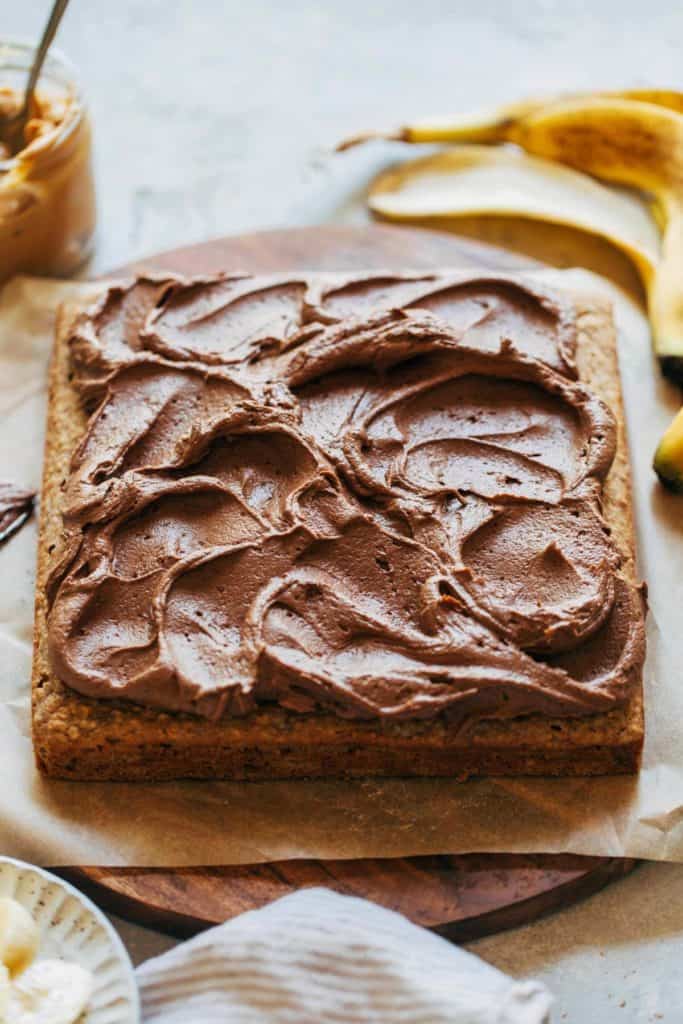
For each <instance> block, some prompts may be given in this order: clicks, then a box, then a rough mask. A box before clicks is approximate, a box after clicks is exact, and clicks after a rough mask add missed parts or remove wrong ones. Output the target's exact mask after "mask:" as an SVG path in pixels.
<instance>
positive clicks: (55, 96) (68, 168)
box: [0, 41, 95, 282]
mask: <svg viewBox="0 0 683 1024" xmlns="http://www.w3.org/2000/svg"><path fill="white" fill-rule="evenodd" d="M33 55H34V48H33V47H32V46H28V45H26V44H24V43H17V42H2V41H0V111H2V110H3V109H4V110H5V111H11V110H12V109H13V108H15V109H16V108H17V105H18V103H19V102H20V101H21V98H22V97H23V93H24V88H25V85H26V81H27V78H28V73H29V71H30V68H31V64H32V62H33ZM31 115H32V118H31V120H30V121H29V123H28V124H27V127H26V132H25V145H24V147H23V149H22V150H21V151H20V152H19V153H17V154H16V155H14V156H10V155H9V152H8V151H7V148H6V147H5V146H3V145H2V142H3V140H2V126H1V121H0V282H2V281H4V280H6V279H7V278H8V277H11V275H12V274H15V273H29V274H46V275H50V276H55V277H59V276H64V275H68V274H71V273H73V272H74V271H75V270H76V269H77V268H78V267H79V265H80V264H81V263H82V262H83V260H84V259H85V258H86V257H87V255H88V253H89V251H90V248H91V246H92V241H93V237H94V232H95V188H94V182H93V174H92V159H91V156H92V153H91V131H90V122H89V119H88V114H87V111H86V107H85V103H84V101H83V95H82V93H81V90H80V88H79V86H78V84H77V82H76V77H75V74H74V71H73V68H72V67H71V65H70V64H69V63H68V62H67V61H66V60H65V58H64V57H62V56H61V55H57V54H55V53H54V52H50V54H49V55H48V57H47V60H46V61H45V64H44V65H43V71H42V74H41V76H40V81H39V82H38V88H37V89H36V94H35V104H34V107H33V109H32V111H31Z"/></svg>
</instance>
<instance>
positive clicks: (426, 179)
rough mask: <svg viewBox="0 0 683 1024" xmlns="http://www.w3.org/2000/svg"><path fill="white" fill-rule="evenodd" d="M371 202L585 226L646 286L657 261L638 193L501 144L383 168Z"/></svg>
mask: <svg viewBox="0 0 683 1024" xmlns="http://www.w3.org/2000/svg"><path fill="white" fill-rule="evenodd" d="M368 205H369V206H370V209H371V210H372V211H373V213H375V214H377V215H378V216H380V217H382V218H384V219H388V220H395V221H415V220H418V219H419V220H423V219H426V218H429V217H434V218H445V217H450V218H457V217H459V216H464V217H469V216H482V215H488V216H497V217H501V216H502V217H524V218H527V219H534V220H540V221H545V222H551V223H554V224H560V225H565V226H568V227H573V228H580V229H581V230H583V231H584V232H587V233H590V234H595V235H599V236H600V237H602V238H605V239H607V241H609V242H611V243H612V244H613V245H615V246H616V247H617V248H619V249H621V251H622V252H624V253H625V254H626V256H628V257H629V259H630V260H631V261H632V262H633V263H634V264H635V266H636V269H637V270H638V273H639V275H640V277H641V279H642V281H643V284H644V286H645V287H646V288H647V287H648V286H649V285H650V283H651V282H652V279H653V277H654V275H655V272H656V268H657V264H658V262H659V250H660V237H659V232H658V231H657V228H656V226H655V224H654V223H653V221H652V218H651V217H650V216H648V214H647V212H646V210H645V208H644V207H643V204H642V203H641V202H640V201H639V200H638V199H636V198H634V197H632V196H631V195H627V194H625V193H621V192H617V191H614V190H613V189H609V188H606V187H605V186H604V185H601V184H600V183H599V182H597V181H595V180H594V179H593V178H590V177H588V175H585V174H581V173H579V172H577V171H574V170H571V169H570V168H568V167H563V166H561V165H560V164H556V163H552V162H551V161H549V160H543V159H541V158H539V157H531V156H527V155H525V154H524V153H520V152H518V151H517V150H513V149H510V148H508V147H503V146H481V145H461V146H457V147H454V148H451V149H448V150H444V151H442V152H439V153H435V154H433V155H432V156H428V157H424V158H423V159H420V160H414V161H411V162H410V163H407V164H402V165H400V166H399V167H396V168H393V169H391V170H388V171H385V172H384V173H382V174H380V175H379V176H378V177H377V178H376V179H375V181H374V182H373V183H372V185H371V188H370V192H369V196H368Z"/></svg>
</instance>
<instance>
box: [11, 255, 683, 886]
mask: <svg viewBox="0 0 683 1024" xmlns="http://www.w3.org/2000/svg"><path fill="white" fill-rule="evenodd" d="M545 276H551V277H552V278H553V279H555V281H556V282H562V281H565V282H566V283H567V284H570V285H571V286H573V287H577V286H578V287H581V288H582V289H586V287H587V286H588V287H590V286H592V287H593V288H594V289H596V290H599V291H603V292H606V293H607V294H608V295H609V296H610V297H611V298H612V299H613V301H614V302H615V307H616V313H617V322H618V326H619V337H620V355H621V361H622V377H623V382H624V390H625V397H626V407H627V411H628V426H629V434H630V439H631V453H632V462H633V468H634V491H635V498H636V514H637V524H638V532H639V554H640V560H641V571H642V574H643V576H644V577H645V578H646V579H647V580H648V583H649V586H650V603H651V611H650V616H649V654H648V663H647V670H646V709H647V715H646V717H647V739H646V745H645V756H644V762H643V769H642V772H641V774H640V777H639V778H627V777H623V778H617V777H613V778H599V779H574V780H564V779H555V780H550V779H518V780H513V779H503V780H495V781H494V780H481V781H475V782H469V783H466V784H459V783H456V782H452V781H450V780H444V779H434V780H431V779H424V780H389V781H376V780H369V781H358V782H268V783H265V782H264V783H226V782H222V783H203V782H202V783H165V784H161V785H128V784H111V783H106V784H105V783H97V784H95V783H66V782H48V781H46V780H43V779H41V778H40V777H39V776H38V775H37V774H36V772H35V769H34V767H33V758H32V752H31V743H30V725H29V713H28V706H29V703H28V700H29V699H28V687H29V677H30V663H31V624H32V617H33V575H34V561H35V549H36V535H37V533H36V523H35V522H34V523H32V524H30V525H28V526H26V527H24V528H23V529H22V530H21V531H20V533H19V534H18V535H17V536H15V537H14V538H13V539H12V540H11V541H10V542H9V544H7V545H6V546H5V548H4V549H3V550H1V551H0V764H1V765H2V770H1V773H0V852H1V853H3V854H7V855H12V856H16V857H21V858H25V859H28V860H32V861H35V862H38V863H42V864H44V865H48V866H49V865H64V864H100V865H125V864H129V865H140V866H158V867H162V866H173V865H193V864H194V865H200V864H203V865H209V864H229V863H248V862H251V861H260V860H269V859H275V858H277V859H280V858H288V857H335V858H346V857H360V856H401V855H409V854H420V853H422V854H426V853H456V852H471V851H508V852H530V851H536V852H556V851H572V852H576V853H585V854H602V855H615V856H635V857H644V858H650V859H653V860H675V861H683V498H675V497H673V496H670V495H667V494H665V493H664V492H663V490H662V489H661V488H660V487H659V486H658V485H657V484H656V481H655V478H654V475H653V473H652V470H651V468H650V462H651V458H652V452H653V450H654V447H655V445H656V442H657V440H658V438H659V436H660V435H661V433H662V431H663V430H664V428H665V427H666V425H667V423H668V422H669V420H670V419H671V416H672V415H673V413H674V411H675V409H676V408H677V404H678V403H677V400H676V399H677V396H676V393H675V390H674V389H673V388H669V387H668V386H667V385H665V384H664V383H663V382H662V380H661V377H660V375H659V373H658V370H657V368H656V365H655V361H654V359H653V357H652V354H651V350H650V341H649V332H648V327H647V323H646V321H645V319H644V317H643V314H642V312H641V311H640V310H639V309H638V308H637V307H636V306H635V305H634V304H633V303H632V302H631V301H630V300H629V299H628V298H626V296H625V295H623V294H622V293H621V292H619V291H618V290H617V289H616V288H615V287H614V286H611V285H608V284H607V283H606V282H604V281H603V280H602V279H599V278H597V277H595V276H593V275H590V274H588V273H587V272H585V271H564V272H559V271H558V272H550V274H549V275H545ZM84 287H88V286H84V285H78V284H73V283H71V284H62V283H55V282H47V281H39V280H31V279H28V278H23V279H22V278H17V279H14V280H13V281H11V282H10V283H9V284H8V285H6V286H5V288H4V289H3V290H2V292H1V293H0V479H3V478H4V479H11V480H14V481H16V482H17V483H19V484H21V485H25V486H33V487H38V486H39V484H40V473H41V463H42V438H43V421H44V413H45V376H46V367H47V360H48V356H49V350H50V345H51V339H52V324H53V318H54V309H55V306H56V305H57V303H58V302H59V301H60V300H61V299H62V298H64V297H65V296H66V295H69V294H73V293H74V291H76V290H78V289H81V288H84ZM89 287H92V286H89Z"/></svg>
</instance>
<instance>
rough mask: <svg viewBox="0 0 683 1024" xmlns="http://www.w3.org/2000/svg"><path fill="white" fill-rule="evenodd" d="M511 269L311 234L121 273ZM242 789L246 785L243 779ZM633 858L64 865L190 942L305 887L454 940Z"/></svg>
mask: <svg viewBox="0 0 683 1024" xmlns="http://www.w3.org/2000/svg"><path fill="white" fill-rule="evenodd" d="M438 266H477V267H481V268H488V269H491V270H520V269H524V268H527V269H528V268H530V267H538V266H539V264H537V263H533V262H532V261H531V260H528V259H525V258H523V257H521V256H517V255H513V254H512V253H510V252H506V251H505V250H503V249H497V248H493V247H491V246H486V245H482V244H479V243H477V242H473V241H470V240H466V239H464V238H458V237H456V236H454V235H448V234H442V233H439V232H434V231H422V230H414V229H408V228H395V227H379V226H372V227H363V228H350V227H313V228H301V229H289V230H283V231H265V232H257V233H255V234H250V235H240V236H235V237H230V238H221V239H216V240H215V241H211V242H205V243H203V244H201V245H195V246H189V247H187V248H184V249H177V250H175V251H173V252H169V253H163V254H161V255H158V256H154V257H151V258H150V259H147V260H142V261H140V262H138V263H136V264H134V265H132V266H129V267H126V268H123V270H122V271H121V272H123V271H130V270H142V269H156V270H159V269H164V270H172V271H176V272H179V273H187V274H198V273H211V272H215V271H218V270H223V269H230V270H246V271H254V272H266V271H272V270H304V269H313V270H347V269H363V268H367V269H405V268H415V269H422V268H424V269H430V268H434V267H438ZM245 785H248V783H245ZM634 863H635V862H634V861H631V860H619V859H616V858H602V857H578V856H574V855H569V854H555V855H545V854H543V855H512V854H467V855H458V856H450V855H448V856H446V855H443V856H429V857H406V858H390V859H384V860H379V859H375V860H345V861H344V860H341V861H339V860H337V861H332V860H326V861H320V860H292V861H282V862H277V863H268V864H255V865H246V866H238V867H211V868H181V869H176V870H172V869H157V868H96V867H81V868H65V869H63V871H62V872H61V873H62V874H63V875H65V876H67V877H69V878H70V879H71V880H73V881H75V882H76V884H77V885H79V886H80V887H81V888H83V889H85V890H87V891H89V892H90V893H91V895H93V896H94V897H95V899H97V901H98V902H99V903H100V904H102V905H103V906H105V907H107V908H108V909H110V910H113V911H114V912H116V913H119V914H121V915H123V916H124V917H127V918H129V919H131V920H134V921H137V922H138V923H140V924H143V925H147V926H149V927H155V928H160V929H162V930H165V931H169V932H171V933H173V934H178V935H189V934H193V933H194V932H197V931H199V930H201V929H203V928H206V927H209V926H211V925H213V924H217V923H219V922H221V921H224V920H226V919H227V918H230V917H233V916H235V915H236V914H240V913H242V912H243V911H245V910H251V909H254V908H255V907H259V906H262V905H263V904H264V903H268V902H270V901H271V900H273V899H276V898H277V897H279V896H284V895H286V894H287V893H290V892H293V891H294V890H296V889H299V888H302V887H308V886H316V885H323V886H327V887H328V888H332V889H336V890H337V891H339V892H342V893H346V894H349V895H355V896H364V897H366V898H368V899H372V900H374V901H375V902H377V903H380V904H382V905H383V906H386V907H390V908H391V909H392V910H397V911H399V912H400V913H402V914H404V915H405V916H406V917H408V918H410V919H411V920H413V921H415V922H416V923H418V924H421V925H424V926H426V927H429V928H432V929H434V930H435V931H437V932H439V933H440V934H442V935H445V936H447V937H448V938H451V939H455V940H458V941H464V940H467V939H473V938H477V937H479V936H482V935H487V934H491V933H492V932H496V931H502V930H503V929H505V928H511V927H513V926H516V925H520V924H524V923H526V922H528V921H531V920H533V919H534V918H536V917H539V916H540V915H541V914H545V913H548V912H550V911H553V910H557V909H559V908H561V907H565V906H567V905H568V904H570V903H573V902H575V901H576V900H578V899H581V898H582V897H584V896H587V895H589V894H590V893H593V892H596V891H597V890H598V889H600V888H601V887H602V886H604V885H605V884H607V882H609V881H611V880H613V879H615V878H620V877H622V876H623V875H624V874H626V873H627V872H628V871H630V870H631V869H632V868H633V866H634Z"/></svg>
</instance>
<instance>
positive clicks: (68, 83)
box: [0, 37, 83, 175]
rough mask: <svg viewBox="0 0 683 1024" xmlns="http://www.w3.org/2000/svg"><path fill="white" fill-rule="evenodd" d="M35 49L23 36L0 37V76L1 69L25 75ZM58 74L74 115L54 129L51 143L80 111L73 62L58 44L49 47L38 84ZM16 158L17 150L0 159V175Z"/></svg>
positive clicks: (67, 133)
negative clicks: (73, 104)
mask: <svg viewBox="0 0 683 1024" xmlns="http://www.w3.org/2000/svg"><path fill="white" fill-rule="evenodd" d="M36 49H37V45H36V43H35V42H34V41H32V40H30V39H27V38H22V37H12V38H0V75H1V74H2V72H3V70H16V71H20V72H22V71H25V72H26V74H27V75H28V73H29V71H30V68H31V63H32V61H33V56H34V54H35V52H36ZM59 75H61V76H62V79H63V80H62V81H61V83H60V84H63V86H64V88H65V89H66V90H67V95H69V96H70V97H71V98H72V99H73V101H74V103H75V105H76V116H74V117H68V118H67V119H66V120H65V121H64V123H63V124H62V125H61V126H60V127H59V128H58V130H57V133H56V135H55V136H54V144H55V145H59V144H61V143H62V142H64V141H65V140H66V139H68V138H69V136H70V135H71V134H72V133H73V131H74V130H75V129H76V127H77V126H78V125H79V124H80V122H81V119H82V113H83V92H82V89H81V84H80V81H79V78H78V73H77V71H76V68H75V65H74V64H73V63H72V62H71V61H70V60H69V58H68V57H67V56H66V55H65V54H64V53H63V52H62V50H60V49H59V48H58V47H50V52H49V53H48V55H47V57H46V58H45V63H44V64H43V67H42V70H41V72H40V78H39V79H38V83H39V84H40V82H41V81H43V80H48V81H49V80H50V78H52V79H53V80H55V79H57V78H58V76H59ZM20 160H21V153H17V154H15V155H14V156H11V157H8V159H6V160H0V175H2V174H5V173H6V172H7V171H11V170H12V169H13V168H14V167H16V166H17V165H18V164H19V162H20Z"/></svg>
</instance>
